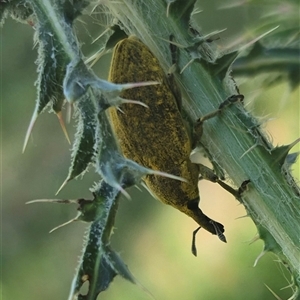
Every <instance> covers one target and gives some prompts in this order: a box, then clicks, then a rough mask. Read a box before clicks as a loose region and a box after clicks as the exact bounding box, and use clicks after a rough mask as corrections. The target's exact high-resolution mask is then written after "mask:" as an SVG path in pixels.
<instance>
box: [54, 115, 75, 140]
mask: <svg viewBox="0 0 300 300" xmlns="http://www.w3.org/2000/svg"><path fill="white" fill-rule="evenodd" d="M56 115H57V118H58V121H59V124H60V126H61V129H62V131H63V133H64V135H65V137H66V139H67V141H68V143H69V145H71V141H70V138H69V135H68V132H67V129H66V126H65V122H64V119H63V116H62V113H61V111H60V112H58V113H56Z"/></svg>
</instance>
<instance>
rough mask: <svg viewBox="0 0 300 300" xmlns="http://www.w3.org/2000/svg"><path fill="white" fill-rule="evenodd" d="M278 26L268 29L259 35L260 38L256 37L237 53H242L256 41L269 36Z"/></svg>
mask: <svg viewBox="0 0 300 300" xmlns="http://www.w3.org/2000/svg"><path fill="white" fill-rule="evenodd" d="M278 27H279V25H278V26H276V27H274V28H272V29H270V30H269V31H267V32H265V33H263V34H261V35H260V36H258V37H256V38H255V39H253V40H252V41H250V42H249V43H247V44H246V45H244V46H242V47H241V48H240V49H239V51H242V50H243V49H245V48H248V47H249V46H251V45H253V44H254V43H256V42H257V41H259V40H261V39H262V38H264V37H265V36H266V35H268V34H270V33H271V32H273V31H274V30H276V29H278Z"/></svg>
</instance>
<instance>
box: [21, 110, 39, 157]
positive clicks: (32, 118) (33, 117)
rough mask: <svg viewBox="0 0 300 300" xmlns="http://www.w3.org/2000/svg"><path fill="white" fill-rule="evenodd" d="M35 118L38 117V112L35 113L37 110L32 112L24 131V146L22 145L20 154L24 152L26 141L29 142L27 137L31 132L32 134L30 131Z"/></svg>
mask: <svg viewBox="0 0 300 300" xmlns="http://www.w3.org/2000/svg"><path fill="white" fill-rule="evenodd" d="M37 117H38V112H37V109H35V110H34V112H33V115H32V117H31V120H30V123H29V126H28V129H27V131H26V135H25V140H24V144H23V148H22V153H24V152H25V149H26V146H27V144H28V141H29V137H30V135H31V132H32V129H33V126H34V124H35V121H36V119H37Z"/></svg>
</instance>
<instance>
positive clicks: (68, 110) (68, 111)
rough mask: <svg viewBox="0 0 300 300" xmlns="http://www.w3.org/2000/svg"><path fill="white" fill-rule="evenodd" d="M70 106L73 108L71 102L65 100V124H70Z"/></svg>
mask: <svg viewBox="0 0 300 300" xmlns="http://www.w3.org/2000/svg"><path fill="white" fill-rule="evenodd" d="M72 108H73V104H72V103H70V102H69V101H67V113H66V119H67V124H70V123H71V119H72Z"/></svg>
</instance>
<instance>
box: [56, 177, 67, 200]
mask: <svg viewBox="0 0 300 300" xmlns="http://www.w3.org/2000/svg"><path fill="white" fill-rule="evenodd" d="M69 180H70V178H69V176H68V177H67V178H66V180H65V181H64V182H63V184H62V185H61V186H60V188H59V189H58V191H57V192H56V194H55V196H56V195H57V194H58V193H59V192H60V191H61V190H62V189H63V188H64V187H65V185H66V184H67V183H68V181H69Z"/></svg>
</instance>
